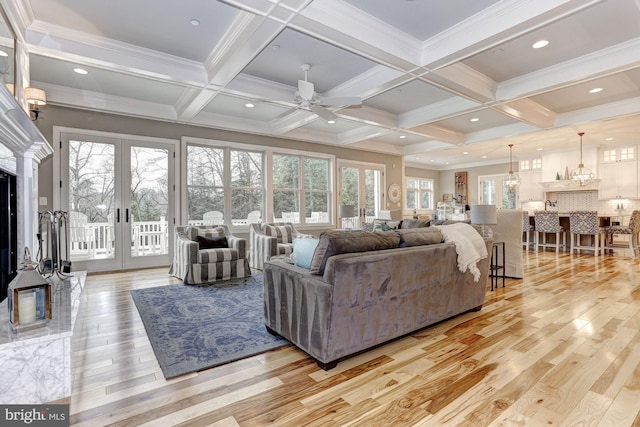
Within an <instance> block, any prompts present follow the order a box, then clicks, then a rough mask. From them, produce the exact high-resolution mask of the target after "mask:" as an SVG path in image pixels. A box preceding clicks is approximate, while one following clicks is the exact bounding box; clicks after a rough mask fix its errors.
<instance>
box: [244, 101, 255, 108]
mask: <svg viewBox="0 0 640 427" xmlns="http://www.w3.org/2000/svg"><path fill="white" fill-rule="evenodd" d="M244 106H245V107H247V108H253V107H255V106H256V104H252V103H250V102H247V103H246V104H244Z"/></svg>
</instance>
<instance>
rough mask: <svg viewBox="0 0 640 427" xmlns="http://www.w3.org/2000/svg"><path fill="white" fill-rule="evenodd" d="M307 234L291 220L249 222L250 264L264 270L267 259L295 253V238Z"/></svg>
mask: <svg viewBox="0 0 640 427" xmlns="http://www.w3.org/2000/svg"><path fill="white" fill-rule="evenodd" d="M299 236H307V235H306V234H303V233H300V232H299V231H298V230H296V229H295V228H294V227H293V224H291V223H290V222H272V223H268V224H249V243H250V245H251V247H250V248H249V265H250V266H251V268H257V269H260V270H262V269H263V266H264V262H265V261H269V260H270V259H271V257H274V256H277V255H291V254H292V253H293V239H295V238H296V237H299Z"/></svg>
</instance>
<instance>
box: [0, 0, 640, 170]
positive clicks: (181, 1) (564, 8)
mask: <svg viewBox="0 0 640 427" xmlns="http://www.w3.org/2000/svg"><path fill="white" fill-rule="evenodd" d="M0 2H1V3H2V5H3V6H4V8H5V10H6V12H7V14H8V15H9V18H10V20H11V21H12V22H13V23H14V25H15V26H16V27H17V30H18V31H19V33H20V37H21V38H22V39H23V40H24V42H25V43H26V48H27V50H28V53H29V56H30V60H31V78H32V83H31V85H32V86H38V87H42V88H43V89H45V90H46V91H47V97H48V100H49V103H50V104H55V105H62V106H70V107H75V108H82V109H92V110H99V111H105V112H114V113H118V114H125V115H131V116H138V117H146V118H155V119H160V120H165V121H171V122H179V123H191V124H194V125H200V126H210V127H216V128H223V129H230V130H237V131H242V132H250V133H255V134H264V135H275V136H279V137H282V138H290V139H297V140H304V141H312V142H317V143H322V144H327V145H330V146H331V145H333V146H346V147H353V148H358V149H367V150H374V151H380V152H385V153H393V154H398V155H403V156H405V161H406V163H407V164H412V165H421V166H426V167H430V168H436V169H443V168H451V167H456V166H460V165H463V164H464V165H474V164H478V165H480V164H489V163H496V162H501V161H505V159H508V156H509V150H508V147H507V144H509V143H513V144H515V145H514V157H516V158H518V157H525V156H530V155H537V154H539V153H540V151H539V149H542V150H557V149H562V148H571V147H575V146H576V145H577V144H578V143H579V139H578V136H577V132H579V131H583V132H585V133H586V134H585V137H584V144H585V146H587V145H602V144H611V143H616V142H620V143H623V142H630V141H634V142H638V141H640V138H639V137H638V136H637V135H639V134H640V1H639V0H572V1H563V0H535V1H534V0H530V1H522V0H502V1H497V0H393V1H390V0H228V1H214V0H110V1H104V0H0ZM196 24H197V25H196ZM540 40H546V41H548V45H547V46H546V47H543V48H539V49H534V48H533V47H532V45H533V44H534V43H535V42H538V41H540ZM302 64H309V65H310V66H311V67H310V69H309V71H308V81H309V82H312V83H313V84H314V87H315V91H316V92H317V93H318V95H319V96H321V97H359V98H361V100H362V105H356V106H345V105H334V106H329V107H327V108H328V109H329V110H331V111H333V113H335V114H336V115H337V120H336V122H335V123H334V124H329V123H327V121H326V120H325V119H323V118H321V117H319V116H317V115H316V114H315V113H313V112H311V111H310V110H307V109H305V108H294V107H296V106H298V104H296V103H295V102H294V96H295V93H296V90H297V88H298V80H299V79H304V72H303V71H302V69H301V66H302ZM75 68H82V69H84V70H86V71H87V72H88V73H87V74H83V75H81V74H77V73H75V72H74V71H73V70H74V69H75ZM595 88H601V89H602V90H601V91H599V92H596V93H589V91H590V90H592V89H595ZM249 103H250V104H253V107H252V108H248V107H247V106H246V105H247V104H249ZM44 114H46V112H45V113H44ZM610 138H613V139H612V140H611V139H610ZM463 153H466V154H463Z"/></svg>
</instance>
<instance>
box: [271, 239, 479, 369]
mask: <svg viewBox="0 0 640 427" xmlns="http://www.w3.org/2000/svg"><path fill="white" fill-rule="evenodd" d="M363 233H364V234H363ZM372 234H380V233H368V232H364V231H334V232H330V233H323V234H322V235H321V237H320V245H322V243H323V242H322V239H323V238H324V239H333V245H332V244H331V240H330V243H329V246H330V247H333V249H334V253H335V252H348V253H340V254H334V253H330V252H331V251H328V252H329V253H325V254H324V256H320V257H317V256H316V255H318V253H317V252H318V250H317V249H316V252H315V253H314V261H312V265H311V270H309V269H306V268H302V267H299V266H296V265H292V264H289V263H286V262H283V261H281V260H279V261H273V260H272V261H268V262H265V264H264V301H265V302H264V304H265V305H264V310H265V325H266V327H267V329H268V330H269V332H271V333H273V334H277V335H280V336H282V337H284V338H286V339H287V340H289V341H290V342H292V343H293V344H294V345H296V346H297V347H299V348H300V349H302V350H303V351H305V352H306V353H307V354H309V355H310V356H311V357H313V358H314V359H315V360H316V362H317V363H318V365H319V366H320V367H322V368H323V369H325V370H326V369H331V368H333V367H335V366H336V364H337V363H338V361H339V360H341V359H343V358H345V357H347V356H350V355H353V354H355V353H358V352H361V351H363V350H366V349H369V348H371V347H374V346H377V345H379V344H382V343H385V342H387V341H389V340H392V339H394V338H398V337H401V336H403V335H406V334H408V333H411V332H414V331H416V330H418V329H421V328H424V327H426V326H429V325H432V324H434V323H437V322H440V321H442V320H444V319H447V318H450V317H452V316H455V315H457V314H460V313H464V312H466V311H469V310H475V311H477V310H480V309H481V308H482V305H483V303H484V298H485V291H486V284H487V278H488V274H489V258H488V257H486V258H484V259H482V260H480V261H478V263H477V266H478V268H479V269H480V272H481V276H480V278H479V280H478V281H477V282H476V281H474V277H473V275H472V274H471V273H470V272H469V271H467V272H465V273H462V272H460V270H459V269H458V267H457V253H456V247H455V244H454V243H451V242H449V243H440V241H441V236H442V235H441V234H440V232H439V231H438V229H436V228H422V229H413V230H404V231H403V230H396V231H388V232H386V233H382V234H381V235H384V236H386V237H388V239H387V238H386V237H385V238H384V239H383V241H382V242H381V241H375V242H373V243H371V242H369V243H366V239H367V238H368V235H372ZM394 236H395V237H394ZM394 239H396V240H394ZM378 240H380V239H378ZM362 242H365V243H362ZM325 243H326V242H325ZM481 243H482V242H481ZM484 243H485V244H486V247H487V251H488V252H489V249H490V247H491V240H485V241H484ZM320 245H319V246H320ZM359 246H361V248H359ZM399 246H406V247H399ZM387 247H390V249H389V248H387ZM384 248H387V249H384ZM335 249H337V251H336V250H335ZM359 249H361V250H359ZM489 253H490V252H489ZM294 254H295V250H294ZM321 255H322V254H321ZM319 258H320V261H322V259H321V258H324V261H325V265H324V268H323V269H318V265H314V262H316V264H317V261H318V259H319ZM314 268H315V272H316V273H321V274H314V273H312V271H314Z"/></svg>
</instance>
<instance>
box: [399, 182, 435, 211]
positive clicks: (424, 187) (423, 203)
mask: <svg viewBox="0 0 640 427" xmlns="http://www.w3.org/2000/svg"><path fill="white" fill-rule="evenodd" d="M405 209H409V210H424V209H433V180H432V179H423V178H407V180H406V200H405Z"/></svg>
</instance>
